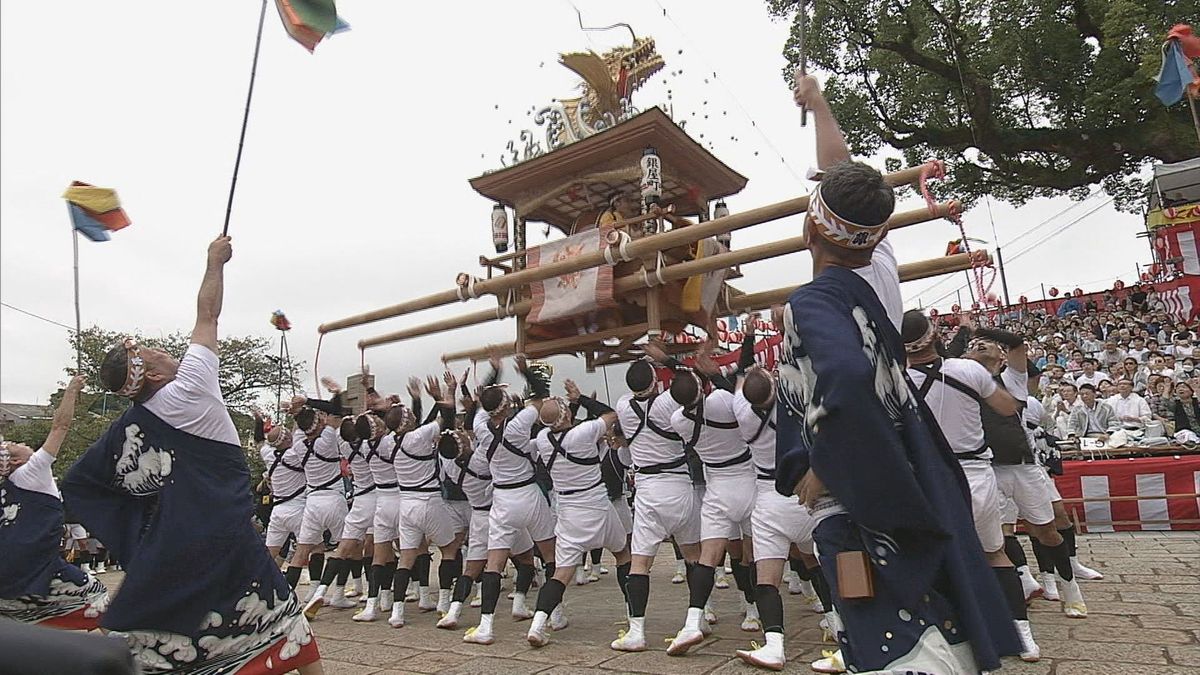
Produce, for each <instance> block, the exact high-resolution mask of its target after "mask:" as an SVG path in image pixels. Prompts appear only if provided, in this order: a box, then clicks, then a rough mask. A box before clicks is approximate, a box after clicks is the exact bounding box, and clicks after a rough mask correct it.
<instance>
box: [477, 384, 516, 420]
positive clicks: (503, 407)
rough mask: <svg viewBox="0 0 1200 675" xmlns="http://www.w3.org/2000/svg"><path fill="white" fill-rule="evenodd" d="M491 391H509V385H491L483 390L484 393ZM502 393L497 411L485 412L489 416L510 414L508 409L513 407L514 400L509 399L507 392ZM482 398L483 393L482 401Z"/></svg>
mask: <svg viewBox="0 0 1200 675" xmlns="http://www.w3.org/2000/svg"><path fill="white" fill-rule="evenodd" d="M489 389H502V390H503V389H508V385H507V384H504V383H501V384H489V385H488V386H486V387H484V388H483V391H488V390H489ZM500 393H501V394H502V396H501V397H500V404H499V405H497V406H496V409H495V410H486V411H485V412H487V414H489V415H500V414H502V413H506V412H508V408H509V406H511V405H512V399H510V398H509V397H508V394H507V393H505V392H503V391H501V392H500ZM482 398H483V392H480V399H482Z"/></svg>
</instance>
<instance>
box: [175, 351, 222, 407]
mask: <svg viewBox="0 0 1200 675" xmlns="http://www.w3.org/2000/svg"><path fill="white" fill-rule="evenodd" d="M220 368H221V364H220V361H219V360H218V359H217V355H216V354H214V353H213V351H212V350H211V349H209V348H208V347H205V346H204V345H200V344H196V343H194V342H193V343H192V344H190V345H188V348H187V353H185V354H184V355H183V358H182V359H181V360H180V361H179V370H178V371H177V372H176V373H175V379H174V380H173V383H175V384H177V385H178V386H177V391H178V392H179V393H180V394H182V395H183V397H184V398H186V399H187V400H193V401H194V400H198V399H200V398H202V397H204V396H213V397H215V398H216V399H217V400H222V398H221V385H220V382H219V375H218V373H219V371H220Z"/></svg>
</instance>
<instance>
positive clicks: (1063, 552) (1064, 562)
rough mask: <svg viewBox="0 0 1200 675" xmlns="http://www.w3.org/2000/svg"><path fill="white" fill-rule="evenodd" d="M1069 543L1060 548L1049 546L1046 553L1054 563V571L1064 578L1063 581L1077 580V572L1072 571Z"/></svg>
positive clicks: (1062, 544)
mask: <svg viewBox="0 0 1200 675" xmlns="http://www.w3.org/2000/svg"><path fill="white" fill-rule="evenodd" d="M1068 551H1070V549H1069V548H1068V547H1067V542H1066V541H1065V540H1064V541H1063V543H1061V544H1059V545H1058V546H1047V547H1046V552H1047V555H1049V556H1050V559H1051V560H1052V561H1054V571H1056V572H1058V576H1060V577H1062V580H1063V581H1071V580H1072V579H1074V578H1075V570H1073V569H1071V554H1070V553H1069V552H1068Z"/></svg>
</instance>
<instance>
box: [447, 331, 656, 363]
mask: <svg viewBox="0 0 1200 675" xmlns="http://www.w3.org/2000/svg"><path fill="white" fill-rule="evenodd" d="M648 328H649V326H648V325H647V324H644V323H638V324H634V325H632V326H621V327H620V328H613V329H611V330H606V331H598V332H595V333H588V334H587V335H569V336H567V337H564V338H557V339H554V340H546V341H544V342H530V343H529V344H527V345H526V346H525V352H524V353H525V355H526V356H528V357H529V358H539V357H543V356H550V355H552V354H559V353H563V352H570V351H574V350H576V349H581V348H583V347H590V346H592V345H594V344H596V343H597V342H598V341H600V340H605V339H608V338H614V337H615V338H618V339H624V338H628V337H634V338H635V339H636V338H638V337H641V336H642V335H644V334H645V333H646V330H647V329H648ZM516 353H518V352H517V345H516V343H515V342H501V343H497V344H492V345H488V346H487V347H484V348H482V349H468V350H464V351H461V352H451V353H448V354H442V361H444V362H450V361H461V360H463V359H471V360H480V359H486V358H489V357H490V356H491V355H493V354H495V355H497V356H511V355H513V354H516Z"/></svg>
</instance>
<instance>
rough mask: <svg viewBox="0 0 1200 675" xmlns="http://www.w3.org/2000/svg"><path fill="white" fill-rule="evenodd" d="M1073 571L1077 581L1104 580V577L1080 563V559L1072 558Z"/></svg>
mask: <svg viewBox="0 0 1200 675" xmlns="http://www.w3.org/2000/svg"><path fill="white" fill-rule="evenodd" d="M1071 571H1072V572H1073V573H1074V574H1075V578H1076V579H1083V580H1084V581H1097V580H1100V579H1103V578H1104V575H1103V574H1101V573H1099V572H1097V571H1096V570H1094V569H1092V568H1090V567H1088V566H1087V565H1084V564H1083V563H1081V562H1079V558H1077V557H1075V556H1071Z"/></svg>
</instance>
